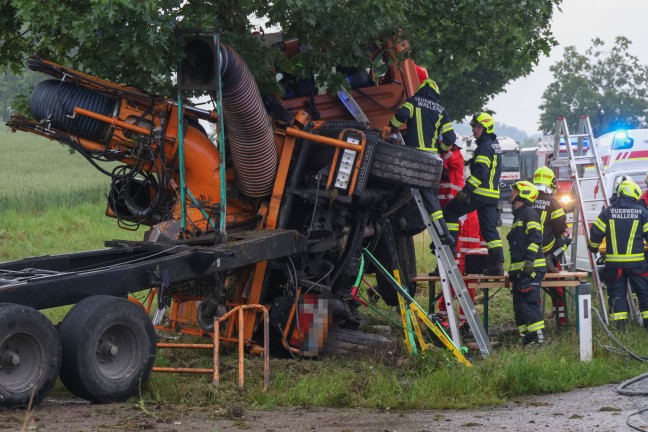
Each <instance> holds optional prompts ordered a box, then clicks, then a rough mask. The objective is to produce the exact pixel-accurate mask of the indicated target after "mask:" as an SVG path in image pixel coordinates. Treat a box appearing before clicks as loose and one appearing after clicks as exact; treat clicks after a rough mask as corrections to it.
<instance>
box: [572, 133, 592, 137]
mask: <svg viewBox="0 0 648 432" xmlns="http://www.w3.org/2000/svg"><path fill="white" fill-rule="evenodd" d="M589 137H590V135H589V134H586V133H582V134H572V135H569V138H589Z"/></svg>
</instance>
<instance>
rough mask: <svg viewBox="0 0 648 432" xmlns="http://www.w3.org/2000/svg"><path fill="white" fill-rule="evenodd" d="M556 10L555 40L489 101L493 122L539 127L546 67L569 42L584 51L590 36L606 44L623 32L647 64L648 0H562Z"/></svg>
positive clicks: (548, 75)
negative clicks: (546, 53)
mask: <svg viewBox="0 0 648 432" xmlns="http://www.w3.org/2000/svg"><path fill="white" fill-rule="evenodd" d="M513 1H515V0H513ZM561 9H562V12H559V13H557V14H554V18H553V23H552V31H553V34H554V37H555V38H556V40H557V41H558V44H559V45H558V46H556V47H554V48H553V49H552V51H551V54H550V56H549V57H543V58H542V59H541V60H540V63H539V64H538V66H536V68H535V70H534V71H533V72H531V74H529V75H528V76H527V77H525V78H521V79H518V80H516V81H513V82H511V83H510V84H509V85H508V86H507V87H506V93H501V94H499V95H498V96H496V97H495V98H494V99H493V100H492V101H491V102H490V103H489V104H488V108H490V109H492V110H494V111H495V113H496V114H495V116H494V117H495V121H497V122H500V123H505V124H507V125H509V126H514V127H516V128H518V129H522V130H524V131H526V132H527V133H528V134H529V135H531V134H533V133H536V132H538V122H539V120H540V110H539V109H538V106H539V105H540V103H541V100H542V93H543V92H544V90H545V88H546V87H547V86H548V85H549V84H550V83H551V82H552V81H553V76H552V74H551V72H550V71H549V66H551V65H553V64H554V63H556V62H557V61H559V60H561V59H562V58H563V54H564V50H565V47H567V46H570V45H573V46H575V47H576V49H577V50H578V52H579V53H584V52H585V50H586V49H587V48H589V47H590V46H591V40H592V39H593V38H595V37H599V38H601V39H603V40H604V41H605V43H606V46H607V47H610V46H611V44H613V42H614V38H615V37H616V36H625V37H627V38H628V39H630V41H632V45H630V54H632V55H634V56H637V57H638V58H639V60H640V62H641V63H642V64H644V65H648V0H563V4H562V6H561ZM582 114H584V115H589V113H582Z"/></svg>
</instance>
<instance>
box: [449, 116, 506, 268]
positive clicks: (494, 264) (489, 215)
mask: <svg viewBox="0 0 648 432" xmlns="http://www.w3.org/2000/svg"><path fill="white" fill-rule="evenodd" d="M470 125H471V126H472V130H473V137H474V138H475V141H476V143H477V148H476V149H475V152H474V154H473V157H472V159H470V161H469V166H470V177H468V180H466V184H465V186H464V187H463V189H462V190H461V191H459V192H458V193H457V196H456V197H455V198H454V199H453V200H452V201H450V203H449V204H448V205H447V206H446V207H444V209H443V216H444V218H445V220H446V223H447V225H448V228H449V229H450V233H451V234H452V235H453V237H455V239H456V238H457V237H458V236H459V218H460V217H461V216H463V215H465V214H468V213H470V212H472V211H474V210H477V214H478V215H479V228H480V229H481V233H482V235H483V236H484V239H485V240H486V247H487V248H488V260H489V268H487V269H485V270H484V271H483V273H484V274H485V275H489V276H495V275H503V274H504V251H503V249H502V240H501V239H500V236H499V233H498V232H497V221H498V219H499V217H498V213H497V208H498V206H497V204H498V203H497V202H498V200H499V198H500V191H499V181H500V173H501V171H502V150H501V149H500V146H499V143H498V142H497V136H496V135H495V121H494V120H493V117H492V116H491V115H490V114H488V113H484V112H483V113H479V114H475V115H474V116H473V118H472V120H471V121H470Z"/></svg>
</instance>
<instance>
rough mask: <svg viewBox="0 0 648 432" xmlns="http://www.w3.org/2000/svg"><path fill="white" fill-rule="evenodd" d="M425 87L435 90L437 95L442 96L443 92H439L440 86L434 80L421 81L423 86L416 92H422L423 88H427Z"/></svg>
mask: <svg viewBox="0 0 648 432" xmlns="http://www.w3.org/2000/svg"><path fill="white" fill-rule="evenodd" d="M425 86H430V88H431V89H432V90H434V91H435V92H436V94H438V95H440V94H441V92H439V86H438V85H437V83H436V82H434V80H431V79H429V78H428V79H426V80H423V81H421V85H419V86H418V88H417V89H416V91H419V90H421V89H422V88H423V87H425Z"/></svg>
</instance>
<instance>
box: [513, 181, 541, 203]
mask: <svg viewBox="0 0 648 432" xmlns="http://www.w3.org/2000/svg"><path fill="white" fill-rule="evenodd" d="M511 189H512V190H514V191H517V192H518V196H517V197H516V198H515V199H516V200H521V201H522V202H525V203H527V204H529V205H531V204H533V202H534V201H535V200H536V199H537V198H538V189H537V188H536V187H535V185H534V184H533V183H531V182H529V181H526V180H522V181H519V182H517V183H515V184H512V185H511Z"/></svg>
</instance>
